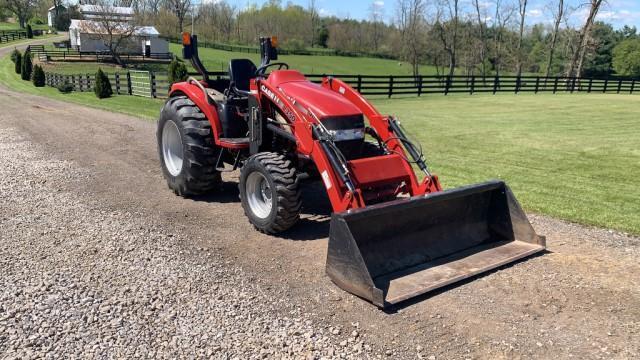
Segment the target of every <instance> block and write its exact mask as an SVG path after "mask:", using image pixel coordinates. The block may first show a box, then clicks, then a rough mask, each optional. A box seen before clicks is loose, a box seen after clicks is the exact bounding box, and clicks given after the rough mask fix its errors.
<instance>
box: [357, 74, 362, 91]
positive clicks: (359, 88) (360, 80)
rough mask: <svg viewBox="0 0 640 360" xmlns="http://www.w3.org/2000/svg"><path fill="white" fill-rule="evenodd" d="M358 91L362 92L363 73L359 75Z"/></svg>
mask: <svg viewBox="0 0 640 360" xmlns="http://www.w3.org/2000/svg"><path fill="white" fill-rule="evenodd" d="M357 89H358V93H361V92H362V75H358V87H357Z"/></svg>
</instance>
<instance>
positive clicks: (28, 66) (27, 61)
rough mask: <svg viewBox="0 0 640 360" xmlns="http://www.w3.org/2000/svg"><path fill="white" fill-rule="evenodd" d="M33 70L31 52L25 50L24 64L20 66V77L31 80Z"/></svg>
mask: <svg viewBox="0 0 640 360" xmlns="http://www.w3.org/2000/svg"><path fill="white" fill-rule="evenodd" d="M32 71H33V64H32V63H31V53H29V52H28V51H25V53H24V56H23V57H22V66H21V67H20V77H21V78H22V80H27V81H29V80H31V72H32Z"/></svg>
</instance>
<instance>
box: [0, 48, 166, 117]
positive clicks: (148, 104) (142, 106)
mask: <svg viewBox="0 0 640 360" xmlns="http://www.w3.org/2000/svg"><path fill="white" fill-rule="evenodd" d="M0 83H1V84H3V85H5V86H7V87H9V88H11V89H13V90H16V91H21V92H25V93H29V94H34V95H41V96H47V97H50V98H54V99H57V100H62V101H68V102H73V103H77V104H81V105H87V106H91V107H95V108H98V109H104V110H110V111H115V112H120V113H124V114H129V115H135V116H139V117H142V118H146V119H156V118H157V117H158V114H159V112H160V108H161V107H162V104H163V101H162V100H160V99H149V98H143V97H137V96H128V95H121V96H117V95H116V96H113V97H111V98H108V99H98V98H96V96H95V94H94V93H93V92H73V93H70V94H62V93H60V92H59V91H58V89H55V88H52V87H48V86H45V87H42V88H37V87H34V86H33V84H32V83H31V82H30V81H23V80H21V79H20V75H18V74H16V73H15V71H14V64H13V63H12V62H11V59H10V58H9V57H8V56H5V57H3V58H0Z"/></svg>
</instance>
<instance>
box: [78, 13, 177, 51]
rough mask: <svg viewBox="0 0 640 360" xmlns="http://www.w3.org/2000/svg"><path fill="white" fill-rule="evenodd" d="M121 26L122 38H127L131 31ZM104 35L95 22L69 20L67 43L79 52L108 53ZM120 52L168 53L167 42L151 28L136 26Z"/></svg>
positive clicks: (104, 31) (104, 32) (98, 24)
mask: <svg viewBox="0 0 640 360" xmlns="http://www.w3.org/2000/svg"><path fill="white" fill-rule="evenodd" d="M122 26H123V33H124V32H126V33H127V35H124V36H128V34H130V33H131V31H130V30H129V29H127V30H124V28H125V27H127V26H128V25H126V24H124V23H123V25H122ZM105 34H107V31H106V30H101V25H100V23H99V22H97V21H92V20H71V25H70V26H69V42H70V43H71V46H72V47H74V48H76V49H78V50H79V51H88V52H95V51H108V50H109V47H108V45H107V44H105V41H104V40H103V38H104V36H103V35H105ZM121 52H122V53H128V54H150V53H168V52H169V42H168V41H167V40H166V39H164V38H161V37H160V33H159V32H158V30H156V28H155V27H153V26H136V27H135V28H134V29H133V33H132V35H131V36H129V38H128V39H127V40H126V43H125V45H124V46H123V47H122V49H121Z"/></svg>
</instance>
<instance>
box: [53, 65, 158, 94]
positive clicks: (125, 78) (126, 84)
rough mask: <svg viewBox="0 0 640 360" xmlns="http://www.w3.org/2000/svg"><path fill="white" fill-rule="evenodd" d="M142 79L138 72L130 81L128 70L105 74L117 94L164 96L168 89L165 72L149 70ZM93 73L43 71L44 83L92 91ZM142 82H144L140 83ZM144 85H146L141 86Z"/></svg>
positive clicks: (81, 90)
mask: <svg viewBox="0 0 640 360" xmlns="http://www.w3.org/2000/svg"><path fill="white" fill-rule="evenodd" d="M146 73H147V74H148V76H145V77H144V81H141V80H140V76H139V74H136V78H135V79H134V80H133V81H132V74H131V73H130V72H128V71H127V72H122V73H114V74H107V77H108V78H109V82H110V83H111V88H112V89H113V92H114V93H115V94H118V95H138V96H146V97H153V98H156V97H160V98H162V97H166V96H167V93H168V91H169V86H170V84H169V81H168V79H167V73H162V72H155V71H149V72H146ZM95 79H96V75H95V74H74V75H67V74H56V73H51V72H45V83H46V84H47V85H48V86H52V87H58V86H60V85H63V84H69V85H71V86H73V91H80V92H83V91H93V86H94V84H95ZM141 83H144V84H141ZM141 85H146V86H141Z"/></svg>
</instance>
